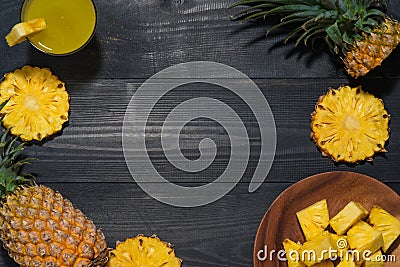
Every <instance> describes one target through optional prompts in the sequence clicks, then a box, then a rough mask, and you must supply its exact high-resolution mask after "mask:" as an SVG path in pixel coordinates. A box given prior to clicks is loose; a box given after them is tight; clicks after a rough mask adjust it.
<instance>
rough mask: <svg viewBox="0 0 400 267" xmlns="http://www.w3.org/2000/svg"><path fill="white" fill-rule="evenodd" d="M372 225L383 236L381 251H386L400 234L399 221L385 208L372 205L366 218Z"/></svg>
mask: <svg viewBox="0 0 400 267" xmlns="http://www.w3.org/2000/svg"><path fill="white" fill-rule="evenodd" d="M368 221H369V223H370V224H371V225H372V227H373V228H374V229H375V230H377V231H379V232H381V233H382V236H383V247H382V249H383V252H386V251H387V250H388V249H389V247H390V246H391V245H392V244H393V242H394V241H395V240H396V239H397V238H398V237H399V235H400V221H399V220H398V219H397V218H396V217H394V216H393V215H391V214H390V213H389V212H387V211H386V210H384V209H382V208H381V207H379V206H374V207H373V208H372V210H371V214H370V215H369V218H368Z"/></svg>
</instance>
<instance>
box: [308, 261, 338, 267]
mask: <svg viewBox="0 0 400 267" xmlns="http://www.w3.org/2000/svg"><path fill="white" fill-rule="evenodd" d="M312 267H335V265H333V262H332V261H331V260H326V261H321V262H320V263H317V264H314V265H313V266H312Z"/></svg>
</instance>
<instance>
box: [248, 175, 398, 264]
mask: <svg viewBox="0 0 400 267" xmlns="http://www.w3.org/2000/svg"><path fill="white" fill-rule="evenodd" d="M324 198H326V200H327V202H328V209H329V215H330V218H332V217H333V216H335V215H336V214H337V213H338V212H339V211H340V210H341V209H342V208H343V207H344V206H345V205H346V204H347V203H348V202H350V201H357V202H359V203H361V204H362V205H363V206H364V207H365V208H366V209H368V210H370V209H371V208H372V206H373V205H379V206H381V207H382V208H383V209H385V210H387V211H388V212H390V213H391V214H392V215H393V216H395V217H397V218H399V219H400V196H399V195H398V194H397V193H396V192H394V191H393V190H392V189H390V188H389V187H388V186H386V185H385V184H383V183H381V182H379V181H378V180H376V179H373V178H371V177H369V176H366V175H363V174H358V173H353V172H329V173H322V174H317V175H314V176H311V177H308V178H306V179H304V180H302V181H300V182H298V183H296V184H294V185H292V186H290V187H289V188H287V189H286V190H285V191H284V192H282V193H281V194H280V195H279V196H278V197H277V199H276V200H275V201H274V202H273V203H272V205H271V206H270V207H269V209H268V210H267V212H266V213H265V215H264V218H263V219H262V221H261V224H260V226H259V228H258V231H257V235H256V239H255V242H254V253H253V262H254V267H287V266H288V265H287V262H284V261H279V260H278V257H277V256H278V255H277V252H275V253H274V254H273V256H272V257H270V256H269V255H268V256H267V257H266V259H265V260H264V259H263V260H259V257H258V256H257V254H258V253H259V251H260V250H263V251H264V252H265V248H268V253H269V254H270V253H271V252H272V250H275V251H279V250H281V249H283V246H282V241H283V240H284V239H285V238H290V239H291V240H293V241H295V242H297V241H300V242H301V243H303V242H304V236H303V233H302V231H301V228H300V224H299V223H298V221H297V217H296V212H298V211H300V210H302V209H304V208H306V207H308V206H310V205H311V204H313V203H315V202H317V201H319V200H322V199H324ZM399 239H400V238H399ZM399 243H400V241H399V240H397V241H396V242H395V244H393V245H392V246H391V248H390V249H389V251H388V253H387V254H390V255H394V256H395V257H396V259H397V262H385V265H384V266H385V267H395V266H400V246H399ZM260 256H261V258H263V257H264V256H265V255H264V254H260Z"/></svg>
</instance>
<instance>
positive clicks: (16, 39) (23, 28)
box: [6, 18, 46, 47]
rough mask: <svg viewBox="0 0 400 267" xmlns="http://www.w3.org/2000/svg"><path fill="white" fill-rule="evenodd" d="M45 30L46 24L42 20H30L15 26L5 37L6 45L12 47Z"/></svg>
mask: <svg viewBox="0 0 400 267" xmlns="http://www.w3.org/2000/svg"><path fill="white" fill-rule="evenodd" d="M44 29H46V22H45V20H44V19H43V18H37V19H31V20H28V21H24V22H21V23H18V24H17V25H15V26H14V27H13V28H12V29H11V31H10V33H9V34H7V36H6V41H7V43H8V45H9V46H10V47H11V46H14V45H17V44H20V43H22V42H24V41H25V40H26V38H27V37H29V36H32V35H34V34H36V33H38V32H40V31H42V30H44Z"/></svg>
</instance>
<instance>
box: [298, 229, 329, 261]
mask: <svg viewBox="0 0 400 267" xmlns="http://www.w3.org/2000/svg"><path fill="white" fill-rule="evenodd" d="M332 250H333V246H332V242H331V238H330V236H329V233H328V232H324V233H322V234H321V235H319V236H316V237H314V238H313V239H312V240H310V241H307V242H305V243H304V244H303V245H302V246H301V248H300V250H299V255H300V259H301V261H302V262H304V263H305V265H307V266H312V265H314V264H317V263H320V262H322V261H325V260H328V259H329V257H330V254H331V253H330V252H332Z"/></svg>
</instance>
